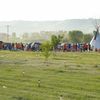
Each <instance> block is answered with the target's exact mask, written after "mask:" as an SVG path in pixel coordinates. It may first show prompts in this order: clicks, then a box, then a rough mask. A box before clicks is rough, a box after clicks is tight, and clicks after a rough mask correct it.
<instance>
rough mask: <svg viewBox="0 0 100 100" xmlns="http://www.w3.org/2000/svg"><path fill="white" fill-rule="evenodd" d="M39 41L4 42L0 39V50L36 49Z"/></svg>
mask: <svg viewBox="0 0 100 100" xmlns="http://www.w3.org/2000/svg"><path fill="white" fill-rule="evenodd" d="M40 45H41V43H39V42H35V43H5V42H2V41H0V50H23V51H38V50H40Z"/></svg>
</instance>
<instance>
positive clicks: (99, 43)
mask: <svg viewBox="0 0 100 100" xmlns="http://www.w3.org/2000/svg"><path fill="white" fill-rule="evenodd" d="M90 45H91V47H92V49H93V50H96V49H97V50H100V33H99V28H97V31H96V32H95V35H94V37H93V38H92V40H91V41H90Z"/></svg>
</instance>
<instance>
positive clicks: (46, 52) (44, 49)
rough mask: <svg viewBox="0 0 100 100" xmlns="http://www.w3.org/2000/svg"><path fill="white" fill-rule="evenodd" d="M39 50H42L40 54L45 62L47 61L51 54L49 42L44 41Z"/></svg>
mask: <svg viewBox="0 0 100 100" xmlns="http://www.w3.org/2000/svg"><path fill="white" fill-rule="evenodd" d="M41 49H42V52H43V55H44V57H45V60H46V61H47V60H48V58H49V56H50V54H51V52H50V50H51V43H50V42H49V41H46V42H44V43H43V44H42V45H41Z"/></svg>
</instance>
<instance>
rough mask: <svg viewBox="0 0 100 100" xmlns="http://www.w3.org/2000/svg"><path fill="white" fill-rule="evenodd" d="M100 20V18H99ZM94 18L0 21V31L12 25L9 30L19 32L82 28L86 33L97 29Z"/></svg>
mask: <svg viewBox="0 0 100 100" xmlns="http://www.w3.org/2000/svg"><path fill="white" fill-rule="evenodd" d="M97 22H100V19H97ZM94 23H95V20H94V19H70V20H64V21H9V22H0V32H6V31H7V28H6V25H10V28H9V32H10V33H12V32H16V33H17V34H20V33H24V32H28V33H30V32H31V33H32V32H40V31H59V30H63V31H70V30H81V31H83V32H84V33H92V32H93V30H94V29H95V27H94Z"/></svg>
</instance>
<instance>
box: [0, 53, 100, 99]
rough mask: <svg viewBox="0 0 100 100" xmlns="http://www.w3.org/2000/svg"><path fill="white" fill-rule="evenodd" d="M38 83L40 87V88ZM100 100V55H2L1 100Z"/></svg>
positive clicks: (0, 71) (0, 66)
mask: <svg viewBox="0 0 100 100" xmlns="http://www.w3.org/2000/svg"><path fill="white" fill-rule="evenodd" d="M38 80H40V81H41V84H40V85H41V86H40V87H38ZM60 95H63V98H64V100H100V53H96V52H95V53H94V52H86V53H77V52H76V53H75V52H74V53H68V52H66V53H62V52H59V53H57V54H56V55H55V57H54V56H53V55H51V56H50V58H49V59H48V62H45V60H44V57H43V56H42V54H41V53H34V52H13V51H0V100H59V96H60Z"/></svg>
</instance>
